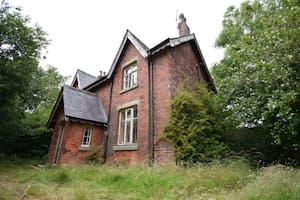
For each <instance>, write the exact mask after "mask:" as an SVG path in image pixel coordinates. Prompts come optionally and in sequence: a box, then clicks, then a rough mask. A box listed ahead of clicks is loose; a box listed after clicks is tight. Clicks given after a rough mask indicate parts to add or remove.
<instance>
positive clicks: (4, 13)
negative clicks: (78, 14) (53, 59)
mask: <svg viewBox="0 0 300 200" xmlns="http://www.w3.org/2000/svg"><path fill="white" fill-rule="evenodd" d="M47 44H48V40H47V39H46V33H45V32H44V31H43V30H42V29H41V27H39V26H38V25H34V26H32V25H31V24H30V18H29V17H27V16H24V15H23V14H22V11H21V9H20V8H15V7H11V6H10V5H9V4H8V3H6V2H5V1H1V3H0V102H1V104H0V142H1V147H0V152H2V153H6V154H10V153H14V154H15V153H16V154H20V153H22V154H26V153H27V155H29V154H31V155H41V154H42V153H44V154H45V153H46V152H47V147H45V145H48V143H49V137H50V134H49V131H48V130H46V127H45V125H46V122H47V118H48V116H49V114H50V111H51V108H52V105H53V103H54V102H55V99H56V97H57V95H58V92H59V87H60V86H61V84H62V83H63V82H64V81H65V77H63V76H61V75H60V74H59V73H58V72H57V69H56V68H54V67H48V68H47V69H46V70H45V69H43V68H41V67H39V61H40V59H41V57H42V56H41V52H42V50H43V49H44V48H46V46H47ZM34 151H37V152H39V153H38V154H35V153H36V152H34ZM28 152H29V153H28ZM30 152H31V153H30Z"/></svg>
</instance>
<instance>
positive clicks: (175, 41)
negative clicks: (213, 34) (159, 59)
mask: <svg viewBox="0 0 300 200" xmlns="http://www.w3.org/2000/svg"><path fill="white" fill-rule="evenodd" d="M127 41H130V42H131V43H132V44H133V45H134V46H135V47H136V49H137V50H138V51H139V53H140V54H141V55H142V56H143V57H145V58H146V57H148V56H152V55H155V54H158V53H160V52H162V51H163V50H164V49H167V48H174V47H177V46H179V45H181V44H184V43H186V42H191V43H192V46H193V47H194V49H195V52H196V54H197V55H198V57H199V58H200V59H201V61H202V63H203V65H202V68H203V70H204V73H205V74H206V77H207V81H209V82H210V86H211V89H212V90H214V91H216V87H215V85H214V82H213V79H212V77H211V75H210V73H209V71H208V68H207V65H206V62H205V60H204V58H203V55H202V52H201V49H200V46H199V44H198V41H197V39H196V36H195V34H189V35H184V36H181V37H176V38H167V39H166V40H164V41H162V42H161V43H159V44H157V45H156V46H154V47H153V48H151V49H149V48H148V47H147V46H146V45H145V44H144V43H143V42H141V40H139V39H138V38H137V37H136V36H135V35H134V34H133V33H131V32H130V31H129V30H127V31H126V34H125V36H124V38H123V40H122V43H121V45H120V47H119V50H118V52H117V55H116V56H115V59H114V61H113V64H112V66H111V68H110V70H109V72H108V74H107V76H104V77H101V78H100V79H98V80H97V81H95V82H94V83H91V84H90V85H88V86H86V87H85V88H84V89H86V90H90V89H92V88H95V87H97V86H98V85H101V84H102V83H103V82H106V81H108V80H109V79H110V78H111V76H112V74H113V72H114V71H115V68H116V66H117V64H118V61H119V59H120V57H121V55H122V52H123V50H124V48H125V46H126V44H127Z"/></svg>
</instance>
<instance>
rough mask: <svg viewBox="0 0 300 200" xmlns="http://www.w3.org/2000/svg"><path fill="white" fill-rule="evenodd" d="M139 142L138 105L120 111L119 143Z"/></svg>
mask: <svg viewBox="0 0 300 200" xmlns="http://www.w3.org/2000/svg"><path fill="white" fill-rule="evenodd" d="M135 143H137V107H136V106H134V107H131V108H127V109H124V110H122V111H120V124H119V142H118V144H119V145H126V144H135Z"/></svg>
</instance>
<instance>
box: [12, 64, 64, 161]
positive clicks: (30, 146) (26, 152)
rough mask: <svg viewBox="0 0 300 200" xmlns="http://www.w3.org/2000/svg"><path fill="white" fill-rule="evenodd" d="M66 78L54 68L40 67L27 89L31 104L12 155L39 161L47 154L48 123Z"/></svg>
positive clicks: (49, 132) (49, 136)
mask: <svg viewBox="0 0 300 200" xmlns="http://www.w3.org/2000/svg"><path fill="white" fill-rule="evenodd" d="M67 79H68V77H64V76H62V75H61V74H59V72H58V71H57V69H56V68H55V67H52V66H48V67H47V68H46V70H45V69H43V68H41V67H39V68H38V71H37V72H36V73H35V74H34V76H33V79H32V80H31V83H30V86H29V90H28V91H29V93H30V94H31V100H30V101H29V103H28V105H30V106H28V108H31V110H28V111H26V112H25V115H24V118H22V120H21V121H20V124H21V126H22V129H21V131H20V132H19V133H18V137H15V141H16V145H15V146H14V149H13V151H14V152H12V153H14V154H18V155H21V156H25V157H32V156H36V157H41V156H44V155H45V154H47V152H48V146H49V144H50V140H51V132H52V131H51V130H49V129H47V128H46V123H47V120H48V118H49V116H50V113H51V111H52V108H53V105H54V104H55V101H56V99H57V96H58V94H59V91H60V88H61V86H62V85H63V84H64V83H65V82H66V80H67Z"/></svg>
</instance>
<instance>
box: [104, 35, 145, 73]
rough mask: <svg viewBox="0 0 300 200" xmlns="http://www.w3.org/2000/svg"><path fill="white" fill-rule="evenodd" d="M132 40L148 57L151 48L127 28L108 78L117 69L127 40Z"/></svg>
mask: <svg viewBox="0 0 300 200" xmlns="http://www.w3.org/2000/svg"><path fill="white" fill-rule="evenodd" d="M128 40H129V41H130V42H131V43H132V44H133V46H134V47H135V48H136V49H137V50H138V52H139V53H140V54H141V55H142V56H143V57H147V56H148V50H149V48H148V47H147V46H146V45H145V44H144V43H143V42H142V41H141V40H140V39H138V38H137V37H136V36H135V35H134V34H133V33H131V32H130V31H129V30H128V29H127V30H126V33H125V35H124V37H123V40H122V43H121V45H120V47H119V50H118V52H117V55H116V56H115V58H114V61H113V63H112V65H111V68H110V70H109V72H108V74H107V78H110V77H111V75H112V74H113V72H114V71H115V68H116V66H117V64H118V61H119V59H120V57H121V55H122V52H123V50H124V48H125V46H126V43H127V41H128Z"/></svg>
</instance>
